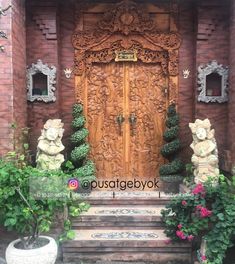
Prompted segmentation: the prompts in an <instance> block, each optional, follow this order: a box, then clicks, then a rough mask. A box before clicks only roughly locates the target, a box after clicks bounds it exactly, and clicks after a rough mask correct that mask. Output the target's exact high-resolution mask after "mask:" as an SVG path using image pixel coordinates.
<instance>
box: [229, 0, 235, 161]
mask: <svg viewBox="0 0 235 264" xmlns="http://www.w3.org/2000/svg"><path fill="white" fill-rule="evenodd" d="M230 12H231V13H230V52H229V67H230V68H229V76H230V77H229V104H228V137H227V139H228V146H229V150H230V156H231V163H232V165H233V166H234V165H235V141H234V131H235V45H234V40H235V0H231V8H230Z"/></svg>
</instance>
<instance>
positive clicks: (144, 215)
mask: <svg viewBox="0 0 235 264" xmlns="http://www.w3.org/2000/svg"><path fill="white" fill-rule="evenodd" d="M163 208H164V206H135V207H133V206H121V207H120V206H92V207H91V208H90V209H89V210H88V211H87V212H84V213H82V214H81V216H80V217H79V218H77V219H74V220H73V229H94V228H103V229H110V228H111V227H112V229H118V228H121V227H122V228H126V227H129V228H133V229H139V228H142V229H148V228H150V229H152V228H153V229H158V228H161V227H162V226H163V223H162V222H161V210H162V209H163Z"/></svg>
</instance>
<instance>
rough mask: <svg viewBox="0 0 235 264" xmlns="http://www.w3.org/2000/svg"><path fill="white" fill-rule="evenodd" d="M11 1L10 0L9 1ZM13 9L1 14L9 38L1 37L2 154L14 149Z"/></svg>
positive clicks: (2, 25) (3, 5)
mask: <svg viewBox="0 0 235 264" xmlns="http://www.w3.org/2000/svg"><path fill="white" fill-rule="evenodd" d="M5 3H6V1H4V0H1V1H0V6H2V7H6V4H5ZM9 3H10V2H9ZM11 21H12V10H8V11H7V15H6V16H1V20H0V27H1V30H2V31H4V32H5V33H6V34H7V36H8V39H7V40H5V39H1V40H0V44H1V45H3V46H4V47H5V51H4V52H0V64H1V67H0V123H1V127H0V155H3V154H5V153H6V152H7V151H9V150H12V149H13V133H12V132H13V131H12V130H11V128H10V124H11V123H12V122H13V81H12V74H13V67H12V61H11V58H12V35H11Z"/></svg>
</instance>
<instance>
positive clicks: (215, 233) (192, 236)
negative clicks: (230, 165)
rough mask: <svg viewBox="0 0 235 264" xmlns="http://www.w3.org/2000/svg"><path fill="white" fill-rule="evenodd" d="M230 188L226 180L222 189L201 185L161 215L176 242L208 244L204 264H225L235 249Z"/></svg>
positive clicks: (234, 207) (234, 211)
mask: <svg viewBox="0 0 235 264" xmlns="http://www.w3.org/2000/svg"><path fill="white" fill-rule="evenodd" d="M230 186H231V183H229V182H228V180H226V178H225V177H224V176H221V177H220V184H219V185H218V186H213V185H212V184H211V183H210V182H207V183H205V184H204V185H202V184H198V185H196V186H194V188H193V189H192V190H191V192H190V193H186V194H179V195H177V196H175V197H174V198H173V199H172V201H171V202H170V203H169V204H168V205H167V206H166V209H165V210H162V212H161V213H162V218H163V221H164V223H165V224H166V228H165V233H166V235H167V236H168V237H169V238H171V240H172V241H190V242H191V241H194V240H198V239H201V238H202V237H203V238H204V239H205V240H206V254H205V255H203V256H200V257H201V260H203V259H204V262H203V263H207V264H222V263H223V259H224V257H225V252H226V250H227V248H228V247H230V246H231V245H232V243H231V241H232V236H233V235H234V234H235V221H234V220H235V203H234V199H235V197H234V194H233V193H232V192H231V187H230ZM199 255H200V254H199Z"/></svg>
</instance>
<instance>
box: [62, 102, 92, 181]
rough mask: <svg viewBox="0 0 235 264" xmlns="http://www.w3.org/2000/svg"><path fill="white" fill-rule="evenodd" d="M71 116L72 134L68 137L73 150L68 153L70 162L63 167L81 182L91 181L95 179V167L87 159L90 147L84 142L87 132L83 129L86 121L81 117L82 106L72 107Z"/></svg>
mask: <svg viewBox="0 0 235 264" xmlns="http://www.w3.org/2000/svg"><path fill="white" fill-rule="evenodd" d="M72 115H73V118H74V119H73V121H72V129H73V134H72V135H71V137H70V141H71V143H72V146H73V149H72V151H71V153H70V159H71V161H67V163H66V165H65V166H66V168H67V169H69V173H71V174H72V175H73V177H76V178H78V179H83V180H84V179H86V180H93V179H95V165H94V163H93V162H92V161H91V160H89V159H88V158H87V156H88V154H89V151H90V145H89V144H88V143H87V142H86V138H87V136H88V134H89V132H88V130H87V128H85V127H84V126H85V123H86V119H85V117H84V115H83V106H82V104H75V105H74V106H73V112H72Z"/></svg>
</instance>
